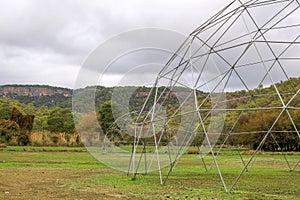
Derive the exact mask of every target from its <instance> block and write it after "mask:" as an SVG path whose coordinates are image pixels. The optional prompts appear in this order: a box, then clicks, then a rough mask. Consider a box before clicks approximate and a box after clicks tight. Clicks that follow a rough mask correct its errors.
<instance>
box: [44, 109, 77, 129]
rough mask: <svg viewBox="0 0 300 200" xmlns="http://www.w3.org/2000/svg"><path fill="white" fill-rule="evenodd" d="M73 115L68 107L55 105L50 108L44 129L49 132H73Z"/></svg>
mask: <svg viewBox="0 0 300 200" xmlns="http://www.w3.org/2000/svg"><path fill="white" fill-rule="evenodd" d="M74 128H75V125H74V121H73V115H72V112H71V110H70V109H68V108H59V107H55V108H53V109H51V110H50V112H49V116H48V118H47V126H46V129H47V130H49V131H51V132H56V133H59V132H61V133H62V132H65V133H74Z"/></svg>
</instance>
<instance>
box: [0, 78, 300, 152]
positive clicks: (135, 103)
mask: <svg viewBox="0 0 300 200" xmlns="http://www.w3.org/2000/svg"><path fill="white" fill-rule="evenodd" d="M299 89H300V78H291V79H290V80H289V81H284V82H280V83H276V89H275V87H274V86H273V85H271V86H267V87H263V86H262V85H261V86H260V87H259V88H257V89H254V90H249V91H245V90H242V91H236V92H227V93H226V99H224V101H225V103H226V108H227V112H226V119H225V125H224V128H223V130H222V131H223V133H226V134H232V136H231V137H230V140H228V141H227V143H229V144H231V145H241V146H246V147H249V148H256V146H257V145H258V141H260V140H259V139H258V138H261V137H263V136H264V134H265V133H266V131H267V130H269V128H270V127H272V126H274V127H273V129H272V130H274V136H273V135H272V136H273V137H274V138H275V139H276V140H277V141H279V142H278V143H279V145H280V146H281V147H283V148H284V149H285V150H288V151H294V150H298V151H299V150H300V140H299V138H298V136H297V134H296V130H299V129H300V110H299V108H300V97H299V95H296V96H295V97H294V98H293V100H292V101H291V102H289V100H290V99H291V98H292V97H293V95H295V92H296V91H298V90H299ZM90 90H92V91H96V93H95V105H96V112H97V113H98V115H99V123H100V124H101V125H102V126H103V127H106V128H105V129H104V131H105V130H106V129H107V128H108V127H109V126H110V125H111V124H112V123H113V121H114V119H113V118H112V117H111V115H112V114H111V104H112V103H114V102H111V99H112V98H111V97H112V94H113V93H114V92H115V93H118V96H117V98H123V97H122V94H128V91H134V92H133V93H132V96H131V98H130V101H129V107H130V108H129V110H130V111H131V112H132V111H139V110H140V109H141V107H142V106H143V102H144V101H145V100H146V98H147V96H148V94H149V92H150V88H147V87H118V88H106V87H102V86H97V87H87V88H84V89H78V90H75V91H72V90H70V89H66V88H57V87H51V86H38V85H23V86H22V85H9V86H0V97H1V98H0V143H7V144H12V145H17V144H24V141H21V143H20V142H18V137H19V136H20V135H23V136H22V138H24V135H27V137H28V141H27V142H26V144H28V145H29V144H31V145H75V146H76V145H81V143H80V141H79V136H78V134H77V132H76V130H75V126H74V122H73V115H72V112H71V107H72V93H73V92H74V93H76V94H77V95H78V96H79V97H80V98H79V99H80V101H79V102H78V103H79V105H80V106H79V107H80V109H82V110H78V112H81V111H82V112H86V111H87V110H89V109H90V108H89V107H88V106H89V105H87V104H86V102H85V100H86V98H88V95H90V94H91V93H90ZM162 90H163V87H162V88H160V91H162ZM176 90H177V91H180V92H177V93H176V95H177V96H176V95H172V94H171V95H170V98H168V100H167V102H166V103H165V104H166V109H167V110H166V111H167V114H168V116H170V115H171V114H172V113H173V112H174V111H175V110H176V109H177V108H178V107H179V101H178V98H180V95H182V96H183V97H184V96H185V95H186V94H187V93H188V92H189V91H188V90H186V89H184V88H177V89H176ZM116 91H119V92H116ZM120 91H121V92H120ZM122 91H123V92H124V93H122ZM126 91H127V92H126ZM277 91H278V92H280V94H281V95H280V96H279V95H278V94H277ZM207 95H208V94H207V93H204V92H201V91H198V92H197V96H198V100H199V102H201V101H202V100H204V99H205V98H206V96H207ZM282 103H284V104H287V103H288V109H289V114H290V115H291V116H289V115H288V114H286V113H284V114H282V115H281V117H280V119H278V120H277V123H276V124H275V125H273V122H274V121H276V117H277V116H278V115H279V113H280V112H281V110H282V106H283V104H282ZM148 106H151V102H150V103H149V104H148ZM208 106H209V102H208ZM14 108H16V109H17V110H18V111H20V112H21V113H22V114H24V115H32V116H34V121H33V127H32V130H30V131H29V132H24V131H22V130H21V129H20V127H18V124H16V123H14V122H13V121H12V117H11V115H12V110H13V109H14ZM249 108H250V109H249ZM251 108H253V109H252V110H251ZM92 109H93V108H92ZM203 114H206V113H205V112H204V111H203ZM291 117H292V118H293V123H291V119H290V118H291ZM178 120H180V119H173V122H172V123H173V124H174V126H176V125H178V124H179V123H178ZM174 130H176V128H175V129H173V131H174ZM167 131H170V132H172V130H171V129H169V130H167ZM202 131H203V130H201V128H199V130H198V132H199V133H201V132H202ZM237 133H244V134H237ZM275 133H276V134H275ZM37 138H38V139H37ZM274 138H268V139H267V140H266V145H265V146H264V149H265V150H278V144H276V142H275V141H274ZM198 139H199V138H198ZM200 139H201V138H200ZM222 139H224V138H221V140H220V141H219V142H220V143H222ZM196 143H199V141H195V142H194V144H196Z"/></svg>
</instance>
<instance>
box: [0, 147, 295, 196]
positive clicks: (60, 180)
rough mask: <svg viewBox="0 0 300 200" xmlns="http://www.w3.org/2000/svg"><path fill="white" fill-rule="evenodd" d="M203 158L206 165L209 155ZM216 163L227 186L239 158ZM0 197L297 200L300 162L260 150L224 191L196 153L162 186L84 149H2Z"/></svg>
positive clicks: (236, 170)
mask: <svg viewBox="0 0 300 200" xmlns="http://www.w3.org/2000/svg"><path fill="white" fill-rule="evenodd" d="M244 158H245V159H247V158H249V155H245V157H244ZM299 158H300V154H299V153H290V154H289V155H288V156H287V159H288V160H289V161H290V163H291V164H294V163H296V162H297V161H298V160H299ZM205 161H206V163H207V165H210V163H211V162H212V159H211V157H209V156H207V157H206V158H205ZM218 161H219V164H220V168H221V171H222V174H223V176H224V179H225V182H226V183H227V184H230V183H231V182H232V181H233V180H234V178H235V177H236V176H237V174H238V173H239V172H240V170H241V167H242V165H241V161H240V160H239V159H238V157H237V155H236V154H234V153H232V152H229V150H227V153H223V154H222V153H221V154H220V156H219V157H218ZM164 172H166V171H164ZM0 199H300V166H298V167H297V168H296V170H295V171H293V172H290V171H289V168H288V167H287V165H286V163H285V161H284V158H283V157H282V155H274V154H271V153H263V154H261V155H258V157H257V158H256V160H255V163H254V165H253V166H252V168H251V169H250V168H249V171H248V172H245V174H244V175H243V176H242V178H241V180H240V181H239V182H238V184H237V185H236V187H235V188H234V189H233V190H232V191H231V192H230V193H226V192H225V191H224V189H223V188H222V184H221V182H220V179H219V177H218V174H217V171H216V169H215V167H213V168H212V169H211V170H210V171H208V172H206V171H205V168H204V165H203V164H202V162H201V160H200V159H199V157H198V156H197V155H195V154H185V155H183V156H182V157H181V158H180V160H179V162H178V164H177V166H176V167H175V169H174V171H173V172H172V174H171V176H170V177H169V180H168V181H167V183H166V185H164V186H161V185H160V184H159V176H158V173H157V172H151V173H149V174H147V175H138V176H137V178H136V179H135V180H131V176H127V174H126V173H124V172H119V171H116V170H113V169H110V168H108V167H106V166H105V165H103V164H101V163H100V162H99V161H97V160H95V159H94V158H93V157H92V156H91V155H90V154H89V153H88V152H87V151H86V150H85V148H67V147H7V148H5V149H0Z"/></svg>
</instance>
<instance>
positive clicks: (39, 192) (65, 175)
mask: <svg viewBox="0 0 300 200" xmlns="http://www.w3.org/2000/svg"><path fill="white" fill-rule="evenodd" d="M96 174H99V171H98V170H97V169H72V170H70V169H48V168H45V169H41V168H17V169H15V168H2V169H1V168H0V180H1V181H0V199H78V200H79V199H104V200H105V199H125V200H126V199H131V198H130V197H126V196H124V195H121V194H118V193H113V192H111V191H110V188H109V187H107V188H106V187H101V188H96V189H91V188H89V187H86V186H83V187H80V188H72V187H70V185H65V184H64V182H65V181H66V180H68V181H69V182H70V181H72V180H74V181H76V179H80V178H85V177H90V176H93V175H96Z"/></svg>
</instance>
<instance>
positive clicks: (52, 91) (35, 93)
mask: <svg viewBox="0 0 300 200" xmlns="http://www.w3.org/2000/svg"><path fill="white" fill-rule="evenodd" d="M54 95H63V96H64V97H71V96H72V90H70V89H67V88H59V87H51V86H46V85H45V86H44V85H4V86H0V97H2V98H14V97H16V96H28V97H39V96H54Z"/></svg>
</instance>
